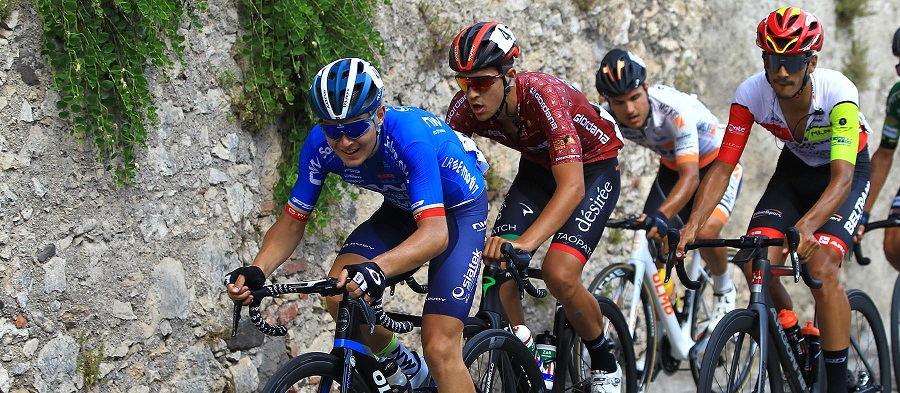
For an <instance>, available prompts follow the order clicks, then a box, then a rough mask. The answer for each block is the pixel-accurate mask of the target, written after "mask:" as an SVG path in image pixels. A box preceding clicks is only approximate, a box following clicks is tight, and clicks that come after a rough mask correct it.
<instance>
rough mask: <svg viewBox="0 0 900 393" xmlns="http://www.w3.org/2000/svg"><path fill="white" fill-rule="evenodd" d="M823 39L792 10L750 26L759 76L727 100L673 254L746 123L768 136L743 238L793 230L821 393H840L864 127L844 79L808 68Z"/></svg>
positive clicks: (778, 288) (783, 302)
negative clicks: (723, 124)
mask: <svg viewBox="0 0 900 393" xmlns="http://www.w3.org/2000/svg"><path fill="white" fill-rule="evenodd" d="M823 37H824V33H823V29H822V25H821V22H819V20H818V19H817V18H816V17H815V16H813V15H812V14H810V13H809V12H806V11H804V10H802V9H799V8H793V7H784V8H779V9H777V10H775V11H773V12H771V13H770V14H769V15H768V16H767V17H766V18H765V19H763V20H762V21H761V22H760V23H759V26H758V27H757V39H756V44H757V45H758V46H759V47H760V48H762V50H763V52H762V59H763V64H764V67H765V70H764V71H763V72H760V73H758V74H756V75H753V76H751V77H750V78H748V79H747V80H745V81H744V82H743V83H742V84H741V85H740V86H739V87H738V89H737V91H736V92H735V94H734V101H733V102H732V104H731V114H730V116H729V119H728V128H727V129H726V131H725V137H724V139H723V141H722V147H721V149H720V150H719V156H718V158H717V159H716V161H715V162H714V163H713V164H712V168H710V171H709V174H707V176H706V177H705V178H704V179H703V182H702V183H701V184H700V189H699V190H698V192H697V202H696V203H695V204H694V209H693V211H692V212H691V216H690V219H689V220H688V222H687V223H686V224H685V226H684V228H683V229H682V230H681V235H682V238H681V241H680V243H679V245H678V249H677V250H676V256H677V257H681V258H683V257H684V246H685V245H686V244H688V243H690V242H693V241H694V239H696V237H697V233H698V232H699V229H700V227H701V226H702V224H703V223H705V222H706V218H707V217H709V215H710V213H711V212H712V209H713V208H714V207H715V205H716V204H717V203H718V200H719V199H720V198H721V196H722V194H723V192H724V190H725V189H726V187H727V183H728V180H729V178H730V175H731V171H732V170H733V169H734V166H735V165H736V164H737V161H738V159H739V158H740V156H741V153H742V152H743V150H744V147H745V146H746V144H747V140H748V138H749V136H750V127H751V126H752V125H753V123H754V122H755V123H757V124H759V125H761V126H762V127H763V128H765V129H766V130H768V131H769V132H771V133H772V134H774V135H775V137H777V138H778V139H779V140H781V142H782V143H783V145H784V148H783V149H782V151H781V155H780V157H779V159H778V164H777V165H776V168H775V173H774V174H773V175H772V178H771V180H770V181H769V184H768V185H767V187H766V190H765V192H764V193H763V196H762V198H761V199H760V201H759V203H758V204H757V206H756V209H755V213H754V214H753V217H752V218H751V220H750V225H749V228H748V234H750V235H765V236H768V237H770V238H781V237H784V232H785V230H786V229H787V228H788V227H791V226H793V227H796V228H797V229H798V230H799V232H800V245H799V247H798V250H797V253H798V255H799V256H800V260H801V261H802V262H803V263H807V264H808V266H809V268H810V272H811V273H812V275H813V277H815V278H816V279H819V280H821V281H822V284H823V285H822V287H821V288H819V289H813V290H812V294H813V297H814V298H815V301H816V311H817V312H816V316H817V318H818V322H819V328H820V330H821V334H822V336H821V339H822V341H821V344H822V350H823V352H822V354H823V356H824V358H825V375H826V376H827V379H828V380H827V382H828V391H829V392H831V393H837V392H840V393H845V392H846V391H847V387H846V386H847V375H846V373H847V363H846V362H847V348H848V347H849V345H850V335H849V331H850V304H849V301H848V300H847V295H846V293H845V292H844V288H843V286H842V285H841V283H840V281H839V280H838V273H839V271H840V267H841V261H843V258H844V255H845V254H846V252H847V250H848V248H847V246H848V245H849V244H850V242H851V240H852V237H853V234H854V232H855V231H856V225H857V222H858V221H859V219H860V216H861V215H862V211H863V205H864V203H865V200H866V195H867V194H868V191H869V175H870V164H869V153H868V150H867V149H866V141H867V139H868V138H867V132H868V131H867V129H868V127H867V125H866V124H865V120H864V119H863V118H862V116H861V114H860V112H859V92H858V90H857V89H856V86H855V85H854V84H853V82H851V81H850V80H849V79H847V78H846V77H845V76H844V75H842V74H841V73H840V72H837V71H832V70H827V69H822V68H817V67H816V65H817V62H818V52H819V51H820V50H821V49H822V41H823ZM768 258H769V259H770V260H771V261H772V263H774V264H783V263H784V261H785V251H784V250H779V249H777V248H770V249H769V255H768ZM771 283H772V284H771V286H770V288H769V289H770V292H771V293H772V296H773V300H774V301H775V306H776V307H779V308H788V309H789V308H792V304H791V301H790V297H788V296H787V293H786V292H785V290H784V287H783V286H782V285H781V283H780V282H779V281H778V280H772V281H771Z"/></svg>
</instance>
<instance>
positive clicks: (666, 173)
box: [644, 163, 744, 229]
mask: <svg viewBox="0 0 900 393" xmlns="http://www.w3.org/2000/svg"><path fill="white" fill-rule="evenodd" d="M711 166H712V165H707V166H706V167H704V168H700V181H701V182H702V181H703V178H704V177H706V172H709V168H710V167H711ZM679 177H680V175H679V174H678V171H674V170H672V169H669V168H668V167H666V166H665V165H662V164H660V166H659V172H657V173H656V180H655V181H654V182H653V186H652V187H650V193H649V194H647V201H646V202H644V214H647V215H650V214H652V213H656V211H657V210H659V207H660V206H662V204H663V202H665V201H666V198H668V196H669V193H671V192H672V189H673V188H675V183H677V182H678V178H679ZM743 177H744V169H743V167H742V166H741V163H738V164H737V165H735V166H734V170H733V171H731V178H730V179H729V180H728V188H726V189H725V194H724V195H722V200H720V201H719V204H718V205H716V208H715V210H713V213H712V217H714V218H716V219H717V220H719V221H721V222H722V223H723V224H724V223H725V222H727V221H728V217H731V212H732V211H733V210H734V201H736V200H737V197H738V194H740V192H741V184H742V183H743ZM695 198H696V195H695V196H692V197H691V199H690V200H689V201H688V203H687V204H686V205H684V207H683V208H681V211H679V212H678V214H676V215H675V217H672V218H670V219H669V222H668V225H669V228H676V229H679V228H681V227H683V226H684V223H685V222H687V220H688V218H689V217H690V216H691V209H693V207H694V199H695Z"/></svg>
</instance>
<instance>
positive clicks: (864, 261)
mask: <svg viewBox="0 0 900 393" xmlns="http://www.w3.org/2000/svg"><path fill="white" fill-rule="evenodd" d="M853 256H854V257H856V262H857V263H859V264H860V266H866V265H868V264H870V263H872V260H871V259H869V257H867V256H864V255H863V251H862V244H859V243H856V242H854V243H853Z"/></svg>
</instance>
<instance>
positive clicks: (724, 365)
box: [697, 309, 782, 393]
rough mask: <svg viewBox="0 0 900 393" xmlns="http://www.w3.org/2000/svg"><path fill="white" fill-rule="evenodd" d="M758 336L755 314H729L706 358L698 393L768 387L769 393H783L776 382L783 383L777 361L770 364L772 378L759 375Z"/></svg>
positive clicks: (757, 323)
mask: <svg viewBox="0 0 900 393" xmlns="http://www.w3.org/2000/svg"><path fill="white" fill-rule="evenodd" d="M759 334H760V332H759V320H758V317H757V315H756V313H754V312H753V311H750V310H746V309H738V310H734V311H732V312H730V313H728V314H726V315H725V318H722V320H721V321H719V324H718V325H717V326H716V329H715V330H714V331H713V333H712V336H711V337H710V339H709V343H708V345H707V347H706V352H705V353H704V355H703V363H702V365H701V367H700V377H699V379H698V380H697V392H698V393H712V392H725V393H734V392H758V391H762V390H764V389H760V388H765V384H766V383H768V384H769V385H770V387H769V388H771V389H772V390H770V391H773V392H777V391H781V390H782V389H781V386H775V385H776V382H775V381H777V382H778V383H780V382H781V378H780V377H777V375H780V373H779V372H778V362H777V361H776V362H774V363H773V362H769V370H768V371H769V374H770V375H768V376H767V375H766V373H761V372H760V366H759V357H760V354H759V352H760V351H759V348H760V346H759V337H760V336H759ZM773 366H774V367H773ZM766 379H768V380H769V381H768V382H767V381H766Z"/></svg>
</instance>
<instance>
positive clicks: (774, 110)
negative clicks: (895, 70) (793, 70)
mask: <svg viewBox="0 0 900 393" xmlns="http://www.w3.org/2000/svg"><path fill="white" fill-rule="evenodd" d="M806 88H809V89H812V102H811V104H810V108H809V115H808V116H807V117H806V119H801V121H803V120H805V123H804V124H805V125H806V127H805V128H804V130H805V131H804V135H803V140H796V139H794V137H793V135H791V131H790V127H788V124H787V122H786V121H785V119H784V113H783V112H782V111H781V105H779V104H778V98H777V97H776V96H775V91H774V90H772V86H771V85H769V82H768V81H767V80H766V75H765V72H760V73H758V74H756V75H753V76H751V77H750V78H747V80H745V81H744V82H743V83H741V85H740V86H739V87H738V88H737V91H735V93H734V101H733V103H732V104H731V115H730V117H729V119H728V128H727V130H726V132H725V134H726V136H725V139H724V142H723V144H722V152H721V154H719V159H720V160H722V161H725V162H730V163H736V162H737V160H738V158H740V156H741V152H742V151H743V150H744V146H745V144H746V143H747V139H748V138H749V134H750V127H751V126H752V125H753V123H754V122H756V123H758V124H759V125H761V126H763V128H765V129H767V130H769V132H771V133H772V134H774V135H775V136H776V137H777V138H778V139H780V140H781V141H782V142H784V146H785V147H787V148H788V149H790V151H791V152H793V153H794V154H795V155H796V156H797V157H799V158H800V159H801V160H802V161H803V162H804V163H805V164H807V165H809V166H811V167H818V166H822V165H825V164H828V163H829V162H831V161H832V160H835V159H842V160H847V161H850V162H851V163H855V162H856V154H857V153H858V152H859V151H861V150H862V149H863V148H865V146H866V141H867V134H868V133H869V132H870V130H871V128H870V127H869V125H868V124H867V123H866V119H865V117H864V116H863V114H862V112H859V91H858V90H857V89H856V86H855V85H854V84H853V82H851V81H850V80H849V79H847V77H845V76H844V75H843V74H841V73H840V72H837V71H834V70H829V69H825V68H816V70H815V71H814V72H812V73H810V74H809V81H808V82H807V87H806ZM847 104H849V105H847ZM853 112H857V113H858V115H856V113H853ZM852 117H858V123H857V119H853V118H852ZM856 124H858V126H857V125H856Z"/></svg>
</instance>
